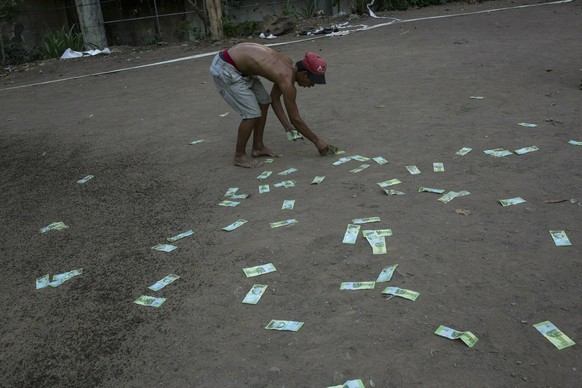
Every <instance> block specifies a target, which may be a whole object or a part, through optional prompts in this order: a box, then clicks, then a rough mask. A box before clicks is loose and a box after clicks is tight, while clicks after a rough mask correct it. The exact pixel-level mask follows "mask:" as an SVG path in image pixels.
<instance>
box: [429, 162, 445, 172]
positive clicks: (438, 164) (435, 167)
mask: <svg viewBox="0 0 582 388" xmlns="http://www.w3.org/2000/svg"><path fill="white" fill-rule="evenodd" d="M432 169H433V171H434V172H444V171H445V165H444V164H443V163H441V162H434V163H433V164H432Z"/></svg>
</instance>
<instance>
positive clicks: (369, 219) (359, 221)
mask: <svg viewBox="0 0 582 388" xmlns="http://www.w3.org/2000/svg"><path fill="white" fill-rule="evenodd" d="M371 222H380V217H364V218H354V219H353V220H352V224H369V223H371Z"/></svg>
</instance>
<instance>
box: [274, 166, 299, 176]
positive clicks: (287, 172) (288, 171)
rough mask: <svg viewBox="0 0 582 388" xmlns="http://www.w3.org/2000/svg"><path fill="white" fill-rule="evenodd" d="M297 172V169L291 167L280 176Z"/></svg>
mask: <svg viewBox="0 0 582 388" xmlns="http://www.w3.org/2000/svg"><path fill="white" fill-rule="evenodd" d="M295 171H297V169H296V168H294V167H291V168H288V169H286V170H285V171H281V172H280V173H279V174H278V175H289V174H291V173H292V172H295Z"/></svg>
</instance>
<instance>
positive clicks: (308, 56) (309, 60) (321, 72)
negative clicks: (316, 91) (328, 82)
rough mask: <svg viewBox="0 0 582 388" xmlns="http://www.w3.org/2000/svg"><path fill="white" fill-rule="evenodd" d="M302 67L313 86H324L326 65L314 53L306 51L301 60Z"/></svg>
mask: <svg viewBox="0 0 582 388" xmlns="http://www.w3.org/2000/svg"><path fill="white" fill-rule="evenodd" d="M302 62H303V67H305V70H307V71H308V72H309V79H310V80H311V81H312V82H313V83H315V84H325V70H327V64H326V63H325V61H324V60H323V59H322V58H321V57H320V56H319V55H317V54H316V53H314V52H311V51H308V52H306V53H305V58H303V61H302Z"/></svg>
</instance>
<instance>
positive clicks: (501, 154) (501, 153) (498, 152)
mask: <svg viewBox="0 0 582 388" xmlns="http://www.w3.org/2000/svg"><path fill="white" fill-rule="evenodd" d="M483 152H484V153H486V154H487V155H491V156H495V157H496V158H502V157H504V156H508V155H513V152H511V151H509V150H506V149H503V148H495V149H492V150H485V151H483Z"/></svg>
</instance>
